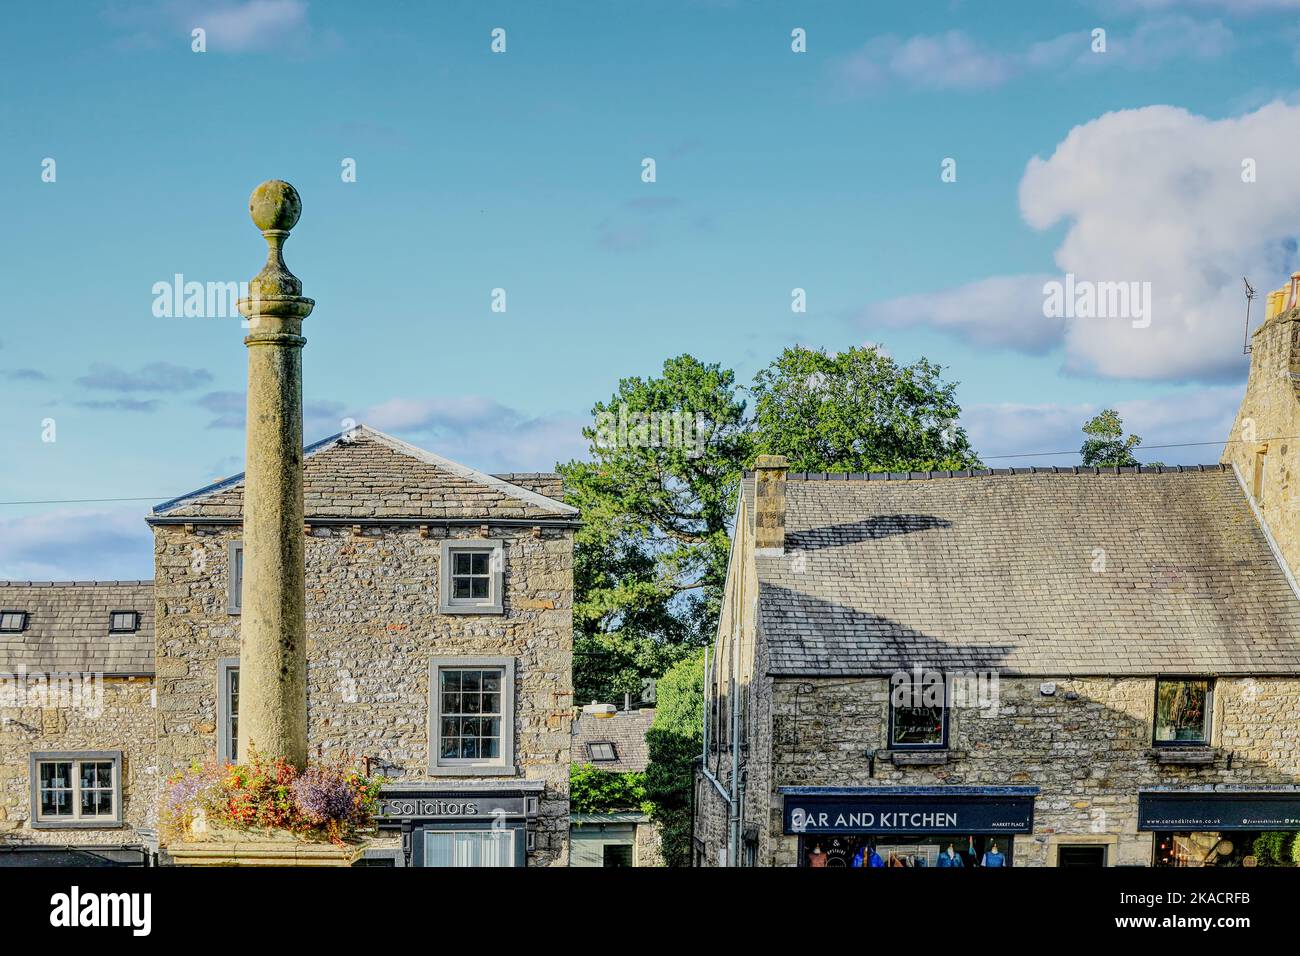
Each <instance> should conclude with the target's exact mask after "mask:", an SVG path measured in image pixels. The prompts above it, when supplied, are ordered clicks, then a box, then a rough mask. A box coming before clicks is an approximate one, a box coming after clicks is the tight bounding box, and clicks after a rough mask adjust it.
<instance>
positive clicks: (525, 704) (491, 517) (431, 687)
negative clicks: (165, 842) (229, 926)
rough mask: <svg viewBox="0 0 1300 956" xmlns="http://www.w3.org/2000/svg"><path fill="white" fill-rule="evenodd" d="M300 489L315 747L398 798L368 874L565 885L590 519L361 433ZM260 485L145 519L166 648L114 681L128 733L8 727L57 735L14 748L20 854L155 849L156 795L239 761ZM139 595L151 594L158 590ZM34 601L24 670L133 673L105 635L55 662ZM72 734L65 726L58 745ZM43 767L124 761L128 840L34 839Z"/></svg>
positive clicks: (87, 639)
mask: <svg viewBox="0 0 1300 956" xmlns="http://www.w3.org/2000/svg"><path fill="white" fill-rule="evenodd" d="M303 469H304V489H305V493H304V497H305V506H306V508H305V514H306V519H305V526H304V528H303V534H304V536H305V541H306V573H307V653H308V721H309V746H310V750H311V754H312V755H313V756H314V757H317V756H318V757H325V758H330V757H347V758H348V759H353V760H357V761H361V762H364V763H365V764H366V765H367V766H368V767H369V768H370V771H371V772H372V773H376V774H382V775H383V776H384V777H385V778H386V779H387V780H388V781H389V782H388V785H387V786H386V787H385V790H384V793H383V797H382V812H383V818H382V822H381V839H380V840H378V841H376V842H375V844H374V847H373V848H372V850H371V851H370V852H369V854H368V859H367V860H366V862H367V863H370V864H374V865H386V864H390V863H391V864H394V865H410V866H424V865H495V866H522V865H525V864H526V865H529V866H548V865H560V866H563V865H565V864H566V863H567V862H568V809H569V808H568V780H569V759H570V743H571V737H570V724H571V721H572V707H573V701H572V619H571V616H572V588H573V584H572V561H573V558H572V555H573V532H574V528H575V526H576V524H577V512H576V510H575V509H574V508H572V507H571V506H569V505H566V504H564V503H563V502H562V501H561V500H559V499H560V496H561V494H562V491H561V487H560V482H559V478H558V476H556V475H553V474H512V475H497V476H493V475H487V474H483V473H481V472H477V471H474V470H473V469H470V468H467V467H465V466H463V465H459V464H457V463H455V462H452V461H449V460H447V459H444V458H441V457H439V456H437V455H434V454H431V453H429V452H427V451H424V450H422V449H419V448H416V447H414V446H412V445H409V444H407V443H405V442H402V441H400V440H398V439H396V438H393V437H391V436H388V435H385V434H383V433H381V432H378V431H375V430H373V429H370V428H367V427H364V426H362V427H358V428H355V429H353V430H351V431H349V432H347V433H344V434H341V435H337V436H334V437H332V438H329V439H326V440H325V441H322V442H319V443H317V444H315V445H312V446H310V447H308V448H307V449H305V451H304V458H303ZM242 477H243V476H242V475H240V476H235V477H234V478H231V479H228V480H226V481H224V482H220V483H217V484H215V485H211V486H209V487H207V488H203V489H200V490H198V491H195V492H193V493H191V494H188V495H183V496H181V497H179V498H176V499H173V500H172V501H169V502H166V503H164V504H162V505H159V506H158V507H156V508H155V509H154V510H153V513H152V514H151V515H150V516H149V517H148V519H147V521H148V522H149V524H150V526H151V527H152V528H153V531H154V556H155V579H154V581H153V582H152V595H151V596H150V597H149V600H147V601H144V600H143V598H141V601H137V604H139V603H145V604H147V605H148V608H147V615H146V613H145V612H144V611H141V612H140V621H141V624H142V629H141V631H140V632H139V637H140V640H141V641H144V640H145V636H146V632H145V630H144V628H143V625H146V624H147V625H148V631H147V636H148V638H149V639H148V640H147V644H145V645H144V650H145V651H147V653H141V654H136V655H134V656H130V661H131V666H132V667H138V668H139V672H138V673H135V672H132V673H131V674H126V675H122V676H120V677H119V676H118V675H117V674H114V675H113V681H117V682H121V686H122V688H123V689H122V690H121V691H115V692H114V693H116V694H118V695H119V696H120V697H121V700H122V703H121V704H120V707H121V709H123V711H124V716H123V717H122V718H121V719H120V720H117V721H115V722H113V723H99V722H96V723H93V724H91V725H90V726H88V727H87V728H86V729H85V730H84V731H82V730H80V729H78V731H77V734H75V735H74V734H73V733H72V722H71V718H59V717H58V716H57V715H53V716H51V715H48V714H46V713H44V712H42V711H39V710H38V711H35V712H30V711H29V710H20V711H11V710H9V709H0V714H3V715H4V716H5V718H6V720H8V719H9V717H10V715H11V714H13V715H14V719H20V720H23V721H24V723H28V724H31V725H33V726H35V727H37V728H40V729H41V736H40V737H39V739H38V738H37V737H36V736H32V737H31V739H30V740H28V739H27V738H20V737H18V736H15V734H14V732H13V731H12V730H10V728H9V725H8V723H6V725H5V727H4V728H2V729H0V741H2V742H3V744H4V747H5V762H4V770H3V772H4V773H6V774H7V776H6V777H4V778H0V780H3V787H2V788H0V791H2V792H3V794H4V799H5V801H6V802H5V803H4V804H3V805H2V807H3V810H4V812H5V813H6V815H7V819H8V821H10V823H11V825H10V826H9V827H7V828H6V829H7V830H8V831H9V832H4V833H3V837H4V839H5V841H6V842H10V841H16V840H17V839H22V840H25V841H27V842H42V843H52V842H60V843H67V842H72V843H80V842H95V843H105V844H108V843H117V844H123V845H125V844H131V843H135V842H139V841H140V840H141V836H140V834H139V831H138V830H137V829H136V827H137V824H140V825H144V824H146V823H147V822H151V821H152V820H153V819H154V817H153V809H152V808H153V806H154V805H155V804H156V796H157V793H156V791H157V782H158V781H159V780H164V779H166V777H167V776H168V775H169V774H171V773H172V772H174V771H176V770H178V769H183V768H185V767H187V766H189V765H190V764H192V763H194V762H205V761H211V760H228V759H233V758H237V757H238V756H239V755H238V754H237V753H236V750H237V741H238V732H237V728H238V711H239V706H238V704H239V638H240V628H239V620H240V617H239V611H240V602H241V570H242V561H243V548H242V540H241V522H242V513H243V502H242V489H243V483H242ZM63 587H64V586H62V585H53V586H45V588H46V589H49V590H51V591H55V590H60V589H63ZM81 587H83V586H82V585H77V586H75V587H72V588H70V590H72V591H75V590H76V589H78V588H81ZM135 589H136V596H137V597H140V596H141V595H144V594H147V593H148V591H149V589H150V582H141V583H139V584H137V585H135ZM42 590H43V589H42V588H41V587H34V588H33V589H32V591H33V592H35V593H39V592H41V591H42ZM0 593H5V590H4V589H0ZM25 600H26V598H25V596H24V595H20V594H19V593H18V592H17V591H10V592H9V594H6V596H5V597H4V598H3V599H0V601H2V602H3V603H4V606H5V607H6V608H7V607H10V606H13V607H26V608H27V609H28V611H29V613H30V615H31V616H30V620H31V622H32V628H33V629H32V630H30V631H29V632H28V636H29V639H28V640H26V641H24V642H20V643H22V644H23V645H24V647H25V648H27V650H25V651H24V653H34V654H38V655H40V654H45V655H46V656H45V657H41V658H40V659H41V661H42V662H43V663H51V664H55V663H57V664H59V665H60V666H64V665H66V666H67V667H69V668H71V669H75V670H83V669H84V670H91V669H93V668H94V667H95V666H96V664H97V663H98V662H100V661H105V662H107V664H108V665H113V666H116V662H117V661H118V660H119V659H120V660H126V659H127V657H128V655H127V654H125V653H124V652H123V653H116V652H115V651H114V650H112V638H111V637H110V636H109V635H108V634H107V633H106V631H107V626H106V625H105V627H104V628H102V629H101V630H104V631H105V633H103V634H100V633H98V632H96V633H93V634H92V633H91V630H92V628H91V624H90V619H89V617H87V618H86V624H85V626H84V627H81V629H79V630H76V631H75V632H74V633H71V634H70V635H69V636H68V638H67V640H68V642H69V643H68V645H67V651H66V652H64V653H62V656H60V657H59V658H57V660H56V659H53V658H49V657H48V653H49V652H48V651H47V650H46V648H47V646H48V644H49V641H48V640H47V639H46V637H45V634H46V632H45V631H37V630H35V628H36V624H37V622H38V621H39V620H43V619H44V617H43V615H41V616H38V614H37V605H36V604H35V603H34V600H28V601H27V603H26V604H25V605H24V603H23V602H24V601H25ZM68 600H71V599H70V598H69V599H68ZM95 600H96V602H97V604H96V607H98V606H99V605H100V604H103V603H104V600H107V599H100V598H99V597H96V599H95ZM108 603H113V601H109V602H108ZM119 603H120V602H119ZM96 613H98V612H96ZM50 614H51V617H52V618H57V617H59V616H61V615H62V612H61V611H58V610H52V611H51V612H50ZM62 616H63V617H64V619H66V615H62ZM104 617H105V622H107V610H105V611H104ZM77 620H78V621H80V620H81V618H80V617H78V618H77ZM2 637H4V635H0V638H2ZM74 642H75V643H74ZM0 653H3V654H4V655H5V656H4V660H3V661H0V668H3V669H10V670H12V668H13V666H14V665H15V664H17V663H20V662H21V660H22V658H21V657H20V656H16V655H15V654H14V653H13V652H12V651H11V649H10V645H9V644H7V643H4V642H2V641H0ZM137 657H139V658H140V659H139V660H137V659H136V658H137ZM133 679H134V680H136V681H137V684H136V685H132V684H131V683H130V681H131V680H133ZM110 685H111V682H110V681H109V680H108V679H107V678H106V679H105V687H106V688H107V687H109V686H110ZM155 691H156V694H155V693H154V692H155ZM109 696H110V695H109V694H108V693H107V691H106V693H105V697H106V698H108V697H109ZM155 699H156V706H155ZM128 705H129V706H130V707H132V708H134V709H132V710H130V712H129V713H130V719H128V717H127V716H126V713H125V712H126V709H127V707H128ZM59 719H67V720H68V726H67V728H66V729H60V730H59V731H58V732H57V733H56V732H55V723H54V722H56V721H57V720H59ZM42 720H44V721H45V722H44V723H42ZM146 731H148V732H146ZM47 747H48V748H51V749H58V750H63V751H74V750H81V749H83V748H84V749H86V750H93V751H107V750H117V751H121V752H122V755H123V756H122V760H123V764H122V766H123V768H124V769H123V770H122V771H121V772H120V775H119V776H117V777H115V778H114V780H115V786H116V787H117V788H118V789H117V790H115V793H116V795H117V799H118V801H119V803H120V805H121V806H122V807H123V808H124V811H125V814H126V816H125V818H124V820H122V821H121V822H120V823H119V822H116V821H114V822H113V823H111V824H110V825H107V826H105V827H104V828H101V829H98V830H95V831H91V830H78V831H77V832H76V834H72V833H71V832H61V831H60V832H57V833H56V834H55V835H53V836H51V835H50V834H49V833H48V832H47V831H43V830H42V831H40V832H30V831H29V825H28V823H27V822H26V820H25V819H24V817H25V816H26V815H27V813H28V807H29V802H28V801H27V800H25V799H23V798H22V794H24V793H26V792H27V789H28V788H29V780H28V777H29V774H28V771H27V761H28V756H27V754H25V753H21V754H20V753H19V752H18V751H19V750H21V749H23V748H27V749H30V750H33V751H35V750H38V749H39V750H44V749H46V748H47ZM19 757H21V759H18V758H19ZM142 781H143V783H142ZM15 795H17V796H15ZM14 820H21V821H22V823H21V825H20V826H19V827H14V826H12V822H13V821H14ZM92 833H93V836H91V835H90V834H92ZM146 836H148V834H146ZM164 860H165V854H164Z"/></svg>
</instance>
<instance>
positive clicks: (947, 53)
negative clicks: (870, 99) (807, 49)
mask: <svg viewBox="0 0 1300 956" xmlns="http://www.w3.org/2000/svg"><path fill="white" fill-rule="evenodd" d="M1016 69H1017V66H1016V63H1015V57H1014V56H1009V55H1007V54H1004V53H999V52H998V51H996V50H991V49H988V48H986V47H984V46H982V45H981V44H980V43H979V42H978V41H976V40H974V39H972V38H971V37H970V36H968V35H967V34H965V33H963V32H962V31H960V30H949V31H948V32H947V33H940V34H933V35H918V36H913V37H908V38H906V39H903V38H900V37H897V36H883V37H875V38H873V39H871V40H870V41H868V42H867V44H866V45H865V46H863V47H862V49H860V50H858V51H857V52H856V53H854V54H852V55H851V56H849V57H848V58H847V59H845V60H844V61H843V62H842V63H841V64H840V68H839V72H840V77H841V79H842V80H843V81H844V82H845V83H846V84H847V85H848V86H850V87H852V88H855V89H878V88H880V87H883V86H886V85H888V84H889V83H890V82H891V81H897V82H901V83H903V84H905V85H908V86H912V87H917V88H919V89H929V90H950V89H980V88H987V87H993V86H1000V85H1001V84H1002V83H1004V82H1006V80H1008V79H1009V78H1010V77H1011V76H1012V74H1013V73H1015V71H1016Z"/></svg>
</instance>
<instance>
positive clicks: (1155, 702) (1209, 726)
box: [1151, 674, 1214, 747]
mask: <svg viewBox="0 0 1300 956" xmlns="http://www.w3.org/2000/svg"><path fill="white" fill-rule="evenodd" d="M1192 681H1203V682H1204V683H1205V736H1204V737H1203V738H1202V739H1200V740H1160V739H1158V738H1157V736H1156V734H1157V732H1158V731H1159V727H1160V685H1161V684H1170V683H1191V682H1192ZM1213 738H1214V678H1213V677H1211V676H1210V675H1208V674H1161V675H1159V676H1157V677H1156V679H1155V686H1154V687H1153V688H1152V691H1151V746H1153V747H1209V746H1210V741H1211V740H1213Z"/></svg>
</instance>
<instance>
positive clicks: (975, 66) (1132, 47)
mask: <svg viewBox="0 0 1300 956" xmlns="http://www.w3.org/2000/svg"><path fill="white" fill-rule="evenodd" d="M1092 42H1093V41H1092V31H1091V29H1089V30H1077V31H1073V32H1070V33H1063V34H1061V35H1060V36H1056V37H1052V38H1050V39H1047V40H1040V41H1037V42H1035V43H1031V44H1030V45H1029V46H1027V47H1025V48H1024V49H1017V50H996V49H993V48H991V47H989V46H986V45H984V44H982V43H981V42H980V41H978V40H976V39H974V38H973V37H971V36H970V35H969V34H966V33H963V32H962V31H960V30H949V31H948V32H947V33H939V34H918V35H916V36H912V37H907V38H901V37H898V36H894V35H889V36H882V37H875V38H873V39H872V40H869V41H868V42H867V43H866V44H865V45H864V46H863V47H862V48H861V49H859V50H857V51H856V52H854V53H852V54H851V55H849V56H847V57H845V58H844V59H842V60H840V61H839V63H838V64H837V68H836V69H837V73H838V76H839V80H840V83H841V85H842V86H843V87H844V88H845V89H848V90H851V91H855V92H874V91H878V90H882V89H885V88H887V87H889V86H891V85H895V84H897V85H901V86H905V87H908V88H911V89H918V90H980V89H991V88H993V87H998V86H1001V85H1003V84H1004V83H1006V82H1008V81H1009V80H1011V79H1014V78H1016V77H1020V76H1027V75H1031V74H1035V73H1039V72H1047V71H1053V70H1054V71H1056V72H1062V71H1065V70H1070V69H1079V68H1086V69H1107V68H1115V67H1118V68H1121V69H1135V70H1147V69H1153V68H1155V67H1158V66H1161V65H1163V64H1165V63H1168V62H1171V61H1182V62H1185V61H1187V60H1193V59H1194V60H1208V59H1215V58H1217V57H1221V56H1223V55H1225V54H1226V53H1228V51H1229V50H1231V49H1232V43H1233V37H1232V31H1231V30H1229V29H1228V28H1227V27H1226V26H1224V25H1223V24H1222V23H1221V22H1220V21H1218V20H1212V21H1199V20H1195V19H1192V18H1191V17H1187V16H1182V15H1170V16H1161V17H1157V18H1154V19H1151V20H1146V21H1143V22H1142V23H1139V24H1138V25H1137V26H1136V27H1134V28H1133V29H1132V30H1131V31H1129V32H1125V31H1121V30H1115V29H1108V30H1107V32H1106V51H1105V52H1104V53H1096V52H1093V49H1092Z"/></svg>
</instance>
